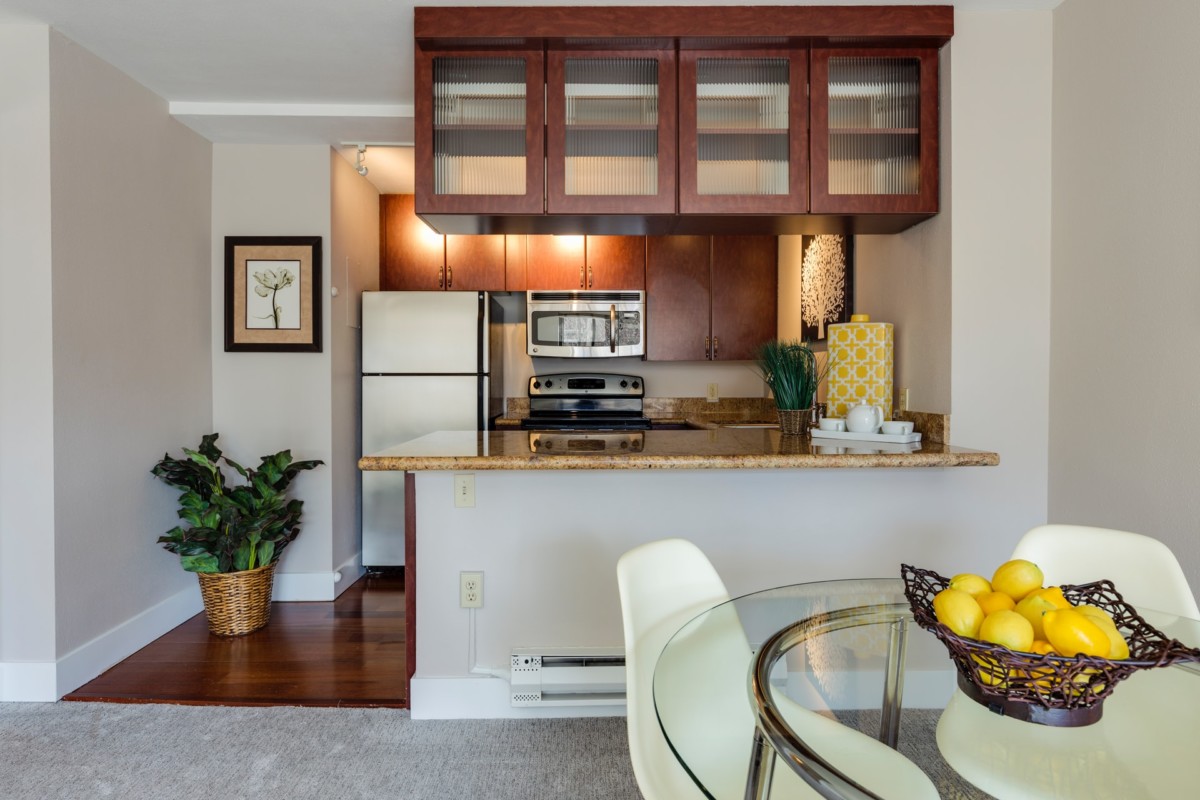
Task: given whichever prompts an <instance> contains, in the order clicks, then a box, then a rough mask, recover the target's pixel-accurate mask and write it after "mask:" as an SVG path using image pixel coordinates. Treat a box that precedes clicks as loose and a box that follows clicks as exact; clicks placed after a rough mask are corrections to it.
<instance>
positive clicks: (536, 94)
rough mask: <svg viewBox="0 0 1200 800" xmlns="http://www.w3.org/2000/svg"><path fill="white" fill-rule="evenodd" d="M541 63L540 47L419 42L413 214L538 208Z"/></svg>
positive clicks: (540, 209) (540, 193)
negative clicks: (430, 46) (474, 47)
mask: <svg viewBox="0 0 1200 800" xmlns="http://www.w3.org/2000/svg"><path fill="white" fill-rule="evenodd" d="M543 64H544V61H543V57H542V53H541V52H540V51H533V50H530V51H523V50H522V51H504V52H499V51H487V52H480V51H467V52H456V51H449V50H427V49H424V48H422V47H420V46H419V45H418V48H417V75H416V106H417V107H416V119H417V120H418V122H419V123H420V124H418V126H417V128H416V130H415V131H414V139H415V145H416V147H415V153H416V177H417V181H416V192H415V194H416V210H417V213H419V214H424V213H437V212H450V213H453V212H466V213H472V212H473V213H500V212H503V213H509V214H513V213H520V214H541V213H542V212H543V211H544V210H545V208H544V205H545V194H544V190H543V176H544V174H545V173H544V170H545V164H544V160H543V157H542V152H543V130H544V110H543V100H542V98H543V72H544V68H543Z"/></svg>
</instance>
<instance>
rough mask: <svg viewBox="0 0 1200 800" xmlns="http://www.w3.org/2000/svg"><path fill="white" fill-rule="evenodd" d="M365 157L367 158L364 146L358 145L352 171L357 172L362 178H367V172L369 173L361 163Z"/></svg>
mask: <svg viewBox="0 0 1200 800" xmlns="http://www.w3.org/2000/svg"><path fill="white" fill-rule="evenodd" d="M366 157H367V146H366V145H365V144H360V145H359V146H358V155H357V156H356V157H355V159H354V169H355V171H356V172H358V174H359V175H362V176H363V177H364V178H365V177H367V172H369V170H368V169H367V165H366V164H364V163H363V161H364V160H365V159H366Z"/></svg>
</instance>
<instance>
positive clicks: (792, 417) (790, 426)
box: [777, 408, 812, 436]
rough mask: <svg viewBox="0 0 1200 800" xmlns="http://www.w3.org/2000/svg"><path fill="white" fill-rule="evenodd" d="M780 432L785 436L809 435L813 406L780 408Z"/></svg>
mask: <svg viewBox="0 0 1200 800" xmlns="http://www.w3.org/2000/svg"><path fill="white" fill-rule="evenodd" d="M777 411H778V413H779V432H780V433H782V434H784V435H785V436H807V435H808V432H809V430H810V429H811V428H812V409H811V408H800V409H794V408H780V409H777Z"/></svg>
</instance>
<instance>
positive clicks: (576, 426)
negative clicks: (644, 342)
mask: <svg viewBox="0 0 1200 800" xmlns="http://www.w3.org/2000/svg"><path fill="white" fill-rule="evenodd" d="M645 393H646V392H645V384H644V383H643V381H642V379H641V377H639V376H637V375H614V374H609V373H598V372H566V373H558V374H554V375H535V376H533V377H532V378H530V379H529V417H528V419H524V420H522V421H521V427H523V428H525V429H526V430H529V431H531V433H530V434H529V449H530V450H532V451H533V452H535V453H555V454H577V455H585V454H589V453H591V454H595V453H614V452H620V453H637V452H641V450H642V447H643V445H644V441H645V434H644V433H643V431H646V430H648V429H649V428H650V420H649V419H647V418H646V417H645V416H644V415H643V413H642V399H643V398H644V397H645Z"/></svg>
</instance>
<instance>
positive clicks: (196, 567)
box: [179, 553, 221, 572]
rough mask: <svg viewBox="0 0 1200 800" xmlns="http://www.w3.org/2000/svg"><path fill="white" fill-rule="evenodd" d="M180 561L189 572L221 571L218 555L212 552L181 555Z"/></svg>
mask: <svg viewBox="0 0 1200 800" xmlns="http://www.w3.org/2000/svg"><path fill="white" fill-rule="evenodd" d="M179 563H180V564H182V565H183V568H184V569H185V570H187V571H188V572H220V571H221V570H220V569H219V564H218V561H217V557H216V556H214V555H213V554H212V553H203V554H201V555H188V556H180V558H179Z"/></svg>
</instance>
